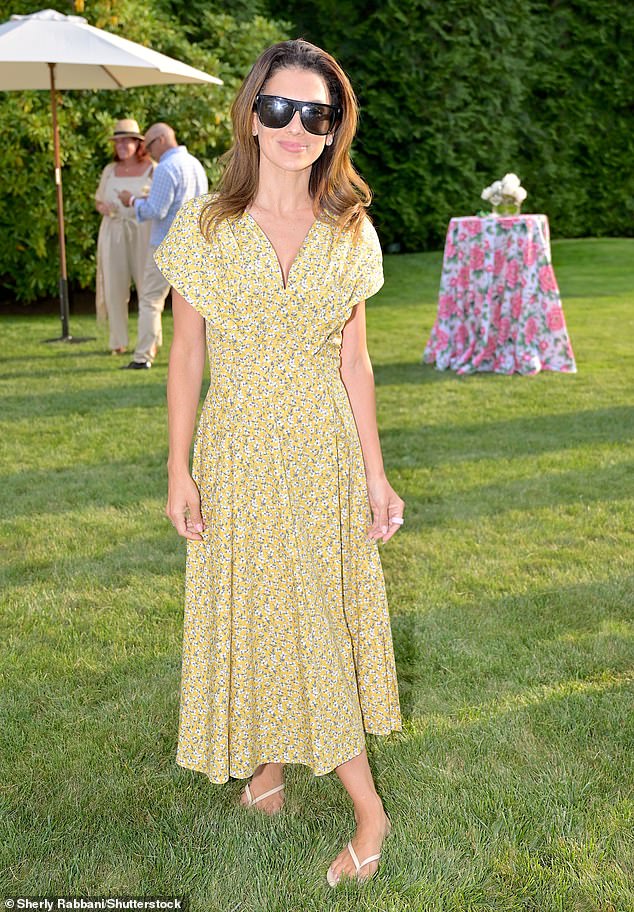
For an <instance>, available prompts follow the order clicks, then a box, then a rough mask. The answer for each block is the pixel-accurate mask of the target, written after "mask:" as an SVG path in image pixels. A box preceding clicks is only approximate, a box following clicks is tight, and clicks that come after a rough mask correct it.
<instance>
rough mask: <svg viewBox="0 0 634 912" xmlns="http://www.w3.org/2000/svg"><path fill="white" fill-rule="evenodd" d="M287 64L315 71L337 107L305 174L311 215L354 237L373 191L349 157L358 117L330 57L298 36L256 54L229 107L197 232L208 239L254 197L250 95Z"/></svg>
mask: <svg viewBox="0 0 634 912" xmlns="http://www.w3.org/2000/svg"><path fill="white" fill-rule="evenodd" d="M290 68H297V69H302V70H311V71H312V72H315V73H317V74H319V75H320V76H321V77H322V79H323V80H324V82H325V83H326V86H327V88H328V92H329V94H330V104H333V105H337V106H338V107H339V108H340V109H341V114H340V115H339V118H338V120H337V122H336V124H335V126H334V128H333V130H334V133H333V141H332V143H331V144H330V145H329V146H328V145H326V146H324V150H323V152H322V154H321V155H320V156H319V158H318V159H317V161H316V162H314V163H313V166H312V169H311V173H310V181H309V185H308V189H309V193H310V195H311V197H312V200H313V210H314V212H315V216H316V217H317V218H319V217H321V218H326V219H329V220H331V221H333V222H335V223H336V225H337V226H338V228H340V229H341V230H343V229H347V228H350V229H352V230H353V232H354V236H355V237H356V236H357V234H358V231H359V229H360V228H361V225H362V223H363V220H364V218H365V217H366V209H367V208H368V206H369V205H370V201H371V199H372V193H371V191H370V188H369V187H368V185H367V184H366V182H365V181H364V180H363V178H362V177H361V175H360V174H358V172H357V171H356V170H355V168H354V166H353V164H352V161H351V160H350V147H351V145H352V140H353V139H354V136H355V133H356V130H357V123H358V119H359V110H358V103H357V99H356V96H355V94H354V91H353V89H352V86H351V85H350V80H349V79H348V77H347V76H346V74H345V73H344V71H343V70H342V69H341V67H340V66H339V64H338V63H337V61H336V60H335V59H334V57H331V55H330V54H328V53H327V52H326V51H322V49H321V48H318V47H316V46H315V45H314V44H310V43H309V42H308V41H304V39H303V38H297V39H295V40H293V41H282V42H280V43H279V44H274V45H272V46H271V47H270V48H267V50H266V51H264V53H263V54H261V55H260V57H258V59H257V60H256V62H255V63H254V64H253V66H252V67H251V70H250V72H249V74H248V75H247V77H246V79H245V80H244V82H243V83H242V85H241V87H240V89H239V91H238V94H237V95H236V98H235V100H234V102H233V104H232V106H231V120H232V123H233V146H232V147H231V148H230V149H229V151H228V152H226V153H225V154H224V155H223V156H222V159H221V162H222V165H223V171H222V176H221V178H220V181H219V183H218V186H217V188H216V193H215V194H214V195H213V197H212V199H211V200H210V201H209V202H208V203H207V204H206V205H205V206H204V207H203V209H202V211H201V214H200V230H201V232H202V233H203V235H204V236H205V237H206V238H207V239H208V240H210V239H211V234H212V232H213V229H214V227H215V226H216V225H217V224H218V223H219V222H221V221H222V220H223V219H226V218H238V217H239V216H241V215H242V214H243V213H244V212H245V211H246V209H247V207H248V206H249V205H250V204H251V203H252V202H253V199H254V198H255V195H256V193H257V189H258V181H259V176H260V150H259V144H258V140H257V137H255V136H253V132H252V117H253V106H254V103H255V98H256V95H257V94H258V92H261V91H262V88H263V87H264V85H265V84H266V82H267V80H268V79H270V78H271V76H272V75H273V74H274V73H275V72H276V71H277V70H282V69H290Z"/></svg>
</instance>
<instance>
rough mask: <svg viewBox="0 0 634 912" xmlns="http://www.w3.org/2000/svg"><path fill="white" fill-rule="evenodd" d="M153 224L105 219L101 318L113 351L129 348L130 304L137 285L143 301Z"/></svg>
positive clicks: (100, 272)
mask: <svg viewBox="0 0 634 912" xmlns="http://www.w3.org/2000/svg"><path fill="white" fill-rule="evenodd" d="M149 238H150V223H149V222H148V224H147V225H146V224H141V225H139V224H137V223H136V222H133V221H132V220H129V219H127V220H123V219H111V218H103V219H102V221H101V225H100V227H99V242H98V245H97V316H98V317H99V318H100V319H103V318H105V317H106V316H107V318H108V328H109V332H110V340H109V345H110V348H111V349H115V348H127V347H128V302H129V300H130V283H131V282H132V281H134V284H135V285H136V289H137V294H138V296H139V297H141V290H142V288H143V273H144V270H145V264H146V260H147V254H148V247H149Z"/></svg>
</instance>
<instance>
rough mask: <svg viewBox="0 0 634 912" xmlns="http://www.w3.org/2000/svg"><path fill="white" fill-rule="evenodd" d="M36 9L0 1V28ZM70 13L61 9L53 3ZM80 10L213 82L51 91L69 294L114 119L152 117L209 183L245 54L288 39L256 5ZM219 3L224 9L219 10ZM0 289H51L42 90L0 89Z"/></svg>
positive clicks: (90, 233) (135, 4)
mask: <svg viewBox="0 0 634 912" xmlns="http://www.w3.org/2000/svg"><path fill="white" fill-rule="evenodd" d="M42 6H43V4H42V2H41V0H35V2H15V0H11V2H7V0H0V21H4V20H6V19H8V18H9V16H10V15H11V14H13V13H29V12H34V11H36V10H38V9H41V8H42ZM57 6H58V9H60V11H61V12H71V11H72V10H71V9H69V7H70V4H68V3H64V4H58V5H57ZM183 6H184V5H183V4H181V3H179V2H177V0H172V2H170V0H98V2H93V0H89V2H86V9H85V13H84V14H83V15H84V16H85V17H86V18H87V19H88V21H89V22H90V24H91V25H96V26H97V27H99V28H105V29H107V30H108V31H111V32H115V33H116V34H120V35H122V36H124V37H126V38H129V39H130V40H132V41H138V42H139V43H141V44H147V45H149V46H151V47H153V48H154V49H156V50H158V51H161V52H163V53H165V54H168V55H169V56H172V57H176V58H177V59H179V60H183V61H185V62H186V63H189V64H191V65H192V66H195V67H198V68H199V69H201V70H204V71H206V72H209V73H212V74H215V75H219V76H220V77H221V78H222V79H223V81H224V85H222V86H160V87H159V86H152V87H147V88H141V89H128V90H125V91H124V90H121V91H102V92H95V91H81V92H80V91H73V92H62V93H59V101H60V104H59V123H60V134H61V147H62V160H63V169H62V173H63V186H64V206H65V214H66V246H67V258H68V274H69V280H70V282H71V285H72V286H73V287H82V288H90V287H94V277H95V256H96V242H97V231H98V227H99V220H100V216H99V215H98V213H97V212H96V211H95V208H94V194H95V190H96V188H97V184H98V182H99V176H100V174H101V170H102V168H103V167H104V165H105V164H106V163H107V162H108V161H109V160H111V157H112V144H111V143H109V142H108V136H109V135H110V134H111V133H112V127H113V124H114V121H115V120H117V119H118V118H120V117H135V118H136V119H137V120H138V122H139V124H140V126H141V129H145V128H147V127H148V126H149V125H150V124H151V123H152V122H154V121H158V120H163V121H166V122H167V123H170V124H171V125H172V126H173V127H174V129H175V130H176V135H177V139H178V140H179V142H182V143H185V144H186V145H187V147H188V149H189V150H190V151H191V152H192V153H193V154H194V155H196V156H198V157H199V158H200V159H201V161H202V162H203V164H204V165H205V167H206V170H207V173H208V175H209V176H210V178H211V179H212V180H213V177H214V174H215V173H216V171H217V164H216V162H217V158H218V156H219V155H220V154H221V153H222V152H223V151H224V150H225V149H226V148H227V147H228V145H229V143H230V135H231V134H230V119H229V105H230V103H231V100H232V98H233V96H234V94H235V91H236V88H237V86H238V85H239V83H240V81H241V80H242V78H243V77H244V75H245V74H246V72H247V70H248V69H249V67H250V65H251V63H252V62H253V60H254V59H255V57H256V56H257V55H258V54H259V53H260V52H261V51H262V50H263V49H264V48H265V47H267V46H268V45H269V44H272V43H273V42H274V41H279V40H281V39H283V38H285V37H287V28H288V26H287V24H286V23H283V22H278V21H275V20H272V19H270V18H266V17H265V16H263V15H262V14H261V9H260V5H259V4H258V2H257V0H254V2H249V0H243V2H242V3H240V2H238V3H230V2H228V0H227V2H226V3H222V2H215V3H214V4H213V8H212V5H211V4H209V3H202V2H200V0H191V2H190V3H188V4H187V7H186V8H185V9H183ZM223 7H225V8H227V9H228V8H231V9H232V13H231V14H229V13H227V12H223ZM0 128H1V130H2V138H3V142H2V143H1V144H0V172H1V173H2V175H3V184H2V191H1V192H0V286H2V287H3V288H4V295H5V297H6V296H8V295H11V296H12V297H14V298H15V299H17V300H18V301H23V302H29V301H33V300H34V299H36V298H38V297H41V296H44V295H54V294H55V293H56V290H57V282H58V274H59V260H58V242H57V215H56V196H55V185H54V182H53V139H52V129H51V111H50V94H49V92H47V91H37V92H35V91H31V92H4V93H3V92H0Z"/></svg>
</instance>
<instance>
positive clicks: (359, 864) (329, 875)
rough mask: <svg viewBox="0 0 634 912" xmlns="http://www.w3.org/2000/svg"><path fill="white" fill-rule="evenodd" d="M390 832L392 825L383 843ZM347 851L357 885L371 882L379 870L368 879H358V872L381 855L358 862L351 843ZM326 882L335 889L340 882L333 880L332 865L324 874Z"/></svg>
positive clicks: (369, 856)
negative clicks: (352, 864)
mask: <svg viewBox="0 0 634 912" xmlns="http://www.w3.org/2000/svg"><path fill="white" fill-rule="evenodd" d="M388 821H389V818H388ZM391 832H392V824H391V823H390V824H389V828H388V831H387V833H386V834H385V836H384V837H383V841H385V840H386V839H387V837H388V836H389V835H390V833H391ZM348 851H349V852H350V855H351V856H352V860H353V862H354V866H355V868H356V875H357V876H356V878H355V880H356V881H357V882H358V883H365V882H366V881H368V880H371V879H372V878H373V877H374V876H375V874H376V873H377V871H378V870H379V869H378V867H377V869H376V871H375V872H374V873H373V874H370V876H369V877H359V871H360V870H361V868H363V867H364V866H365V865H367V864H369V863H370V862H371V861H378V860H379V858H380V857H381V853H380V852H379V853H378V854H377V855H368V857H367V858H366V859H365V860H364V861H361V862H360V861H359V859H358V857H357V853H356V852H355V850H354V848H353V846H352V843H351V842H349V843H348ZM344 877H348V875H347V874H345V875H344ZM326 880H327V881H328V883H329V884H330V886H331V887H336V886H337V884H338V883H339V881H340V880H341V878H335V876H334V874H333V873H332V865H331V866H330V867H329V868H328V873H327V874H326Z"/></svg>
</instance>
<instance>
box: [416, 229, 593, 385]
mask: <svg viewBox="0 0 634 912" xmlns="http://www.w3.org/2000/svg"><path fill="white" fill-rule="evenodd" d="M423 361H425V362H426V363H428V364H433V363H435V364H436V367H437V368H438V369H439V370H446V369H447V368H450V369H451V370H455V371H456V373H458V374H471V373H474V372H475V371H493V372H495V373H499V374H512V373H515V372H517V373H520V374H536V373H538V372H539V371H540V370H551V371H567V372H568V373H575V372H576V370H577V366H576V364H575V357H574V354H573V351H572V346H571V344H570V339H569V338H568V331H567V329H566V320H565V317H564V311H563V308H562V304H561V298H560V296H559V288H558V287H557V280H556V279H555V273H554V272H553V267H552V262H551V256H550V232H549V227H548V219H547V217H546V216H545V215H518V216H509V217H497V216H486V217H484V218H476V217H471V218H454V219H452V220H451V221H450V223H449V228H448V230H447V240H446V243H445V254H444V259H443V267H442V277H441V280H440V293H439V296H438V313H437V316H436V322H435V323H434V327H433V329H432V331H431V335H430V337H429V341H428V342H427V345H426V347H425V352H424V354H423Z"/></svg>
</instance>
